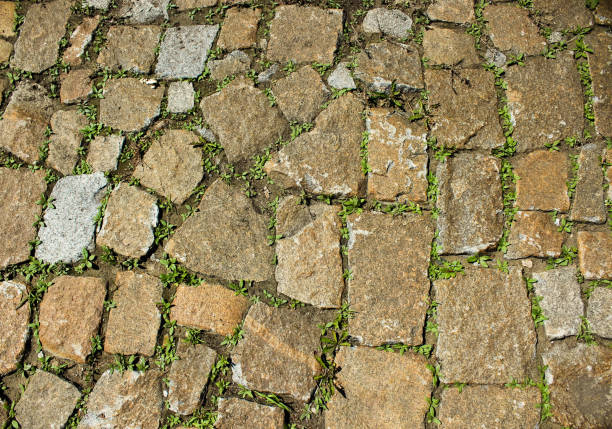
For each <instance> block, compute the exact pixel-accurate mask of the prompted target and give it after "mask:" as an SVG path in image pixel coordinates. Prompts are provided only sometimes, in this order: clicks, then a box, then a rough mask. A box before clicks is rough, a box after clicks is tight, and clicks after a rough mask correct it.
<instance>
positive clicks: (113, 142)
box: [87, 135, 125, 171]
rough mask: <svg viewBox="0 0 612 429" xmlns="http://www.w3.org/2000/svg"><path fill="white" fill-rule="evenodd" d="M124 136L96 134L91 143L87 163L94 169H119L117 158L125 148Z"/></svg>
mask: <svg viewBox="0 0 612 429" xmlns="http://www.w3.org/2000/svg"><path fill="white" fill-rule="evenodd" d="M124 140H125V137H124V136H118V135H110V136H96V138H95V139H93V140H92V141H91V142H90V143H89V151H88V152H87V163H88V164H89V165H90V167H91V168H92V169H93V171H112V170H116V169H117V159H118V158H119V155H120V154H121V149H122V148H123V142H124Z"/></svg>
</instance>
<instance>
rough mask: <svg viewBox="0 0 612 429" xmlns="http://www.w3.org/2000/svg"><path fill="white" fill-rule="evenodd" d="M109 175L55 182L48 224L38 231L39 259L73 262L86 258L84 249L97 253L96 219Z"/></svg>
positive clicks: (47, 210)
mask: <svg viewBox="0 0 612 429" xmlns="http://www.w3.org/2000/svg"><path fill="white" fill-rule="evenodd" d="M106 183H107V182H106V178H105V177H104V174H103V173H101V172H98V173H94V174H82V175H79V176H66V177H63V178H61V179H60V180H58V181H57V183H56V184H55V187H54V188H53V191H51V195H50V197H49V198H50V200H51V201H52V204H53V206H55V207H54V208H51V207H48V208H47V209H46V211H45V215H44V217H43V222H44V225H43V226H41V227H40V229H39V230H38V239H39V240H40V244H39V245H38V247H37V248H36V258H38V259H40V260H42V261H44V262H46V263H49V264H54V263H56V262H60V261H62V262H66V263H69V264H70V263H73V262H77V261H79V260H80V259H81V258H82V257H83V254H82V251H83V249H87V250H88V251H89V252H90V253H91V252H93V250H94V247H95V244H94V233H95V222H94V218H95V217H96V214H97V213H98V207H99V206H100V202H101V200H102V197H103V196H104V189H105V188H106Z"/></svg>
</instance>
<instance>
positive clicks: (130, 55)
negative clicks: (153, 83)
mask: <svg viewBox="0 0 612 429" xmlns="http://www.w3.org/2000/svg"><path fill="white" fill-rule="evenodd" d="M160 34H161V29H160V27H158V26H154V25H142V26H138V27H131V26H127V25H114V26H112V27H110V28H109V29H108V34H107V35H106V38H107V40H108V41H107V42H106V44H105V45H104V48H103V49H102V51H101V52H100V54H99V55H98V59H97V60H96V62H97V63H98V64H100V66H102V67H105V68H110V69H112V70H118V69H121V70H126V71H131V72H134V73H145V74H146V73H149V72H150V71H151V66H152V65H153V62H154V61H155V48H156V46H157V43H158V41H159V36H160Z"/></svg>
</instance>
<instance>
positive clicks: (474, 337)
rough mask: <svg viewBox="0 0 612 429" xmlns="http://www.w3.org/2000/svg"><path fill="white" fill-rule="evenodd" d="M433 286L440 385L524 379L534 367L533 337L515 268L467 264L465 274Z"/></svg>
mask: <svg viewBox="0 0 612 429" xmlns="http://www.w3.org/2000/svg"><path fill="white" fill-rule="evenodd" d="M483 285H486V287H483ZM434 288H435V297H436V301H437V302H438V318H437V321H438V329H439V335H438V344H437V350H436V357H437V359H438V362H440V367H441V368H440V369H441V373H442V377H441V379H442V381H444V382H445V383H453V382H461V383H478V384H503V383H507V382H508V380H510V379H511V378H515V379H517V380H524V379H525V377H526V376H527V375H528V369H529V368H531V367H532V366H533V364H534V362H533V358H534V356H535V344H536V336H535V332H534V329H533V320H532V319H531V305H530V302H529V299H528V297H527V293H526V291H525V285H524V281H523V278H522V276H521V271H520V269H518V268H516V267H510V271H509V273H508V274H506V273H504V272H502V271H499V270H496V269H490V268H473V267H470V266H468V267H465V274H457V276H456V277H455V278H452V279H448V280H437V281H436V282H435V283H434ZM493 308H494V311H493Z"/></svg>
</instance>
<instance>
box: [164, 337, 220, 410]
mask: <svg viewBox="0 0 612 429" xmlns="http://www.w3.org/2000/svg"><path fill="white" fill-rule="evenodd" d="M177 355H178V357H179V360H177V361H175V362H173V363H172V367H171V368H170V372H169V373H168V399H167V400H168V404H169V409H170V411H173V412H175V413H178V414H181V415H187V414H192V413H193V412H194V411H195V410H196V408H198V405H199V404H200V396H201V395H202V392H203V391H204V389H205V388H206V383H207V382H208V374H210V370H211V369H212V367H213V365H214V364H215V358H216V357H217V352H215V351H214V350H213V349H210V348H208V347H206V346H205V345H204V344H197V345H191V344H189V343H186V342H184V341H180V342H179V344H178V349H177Z"/></svg>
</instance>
